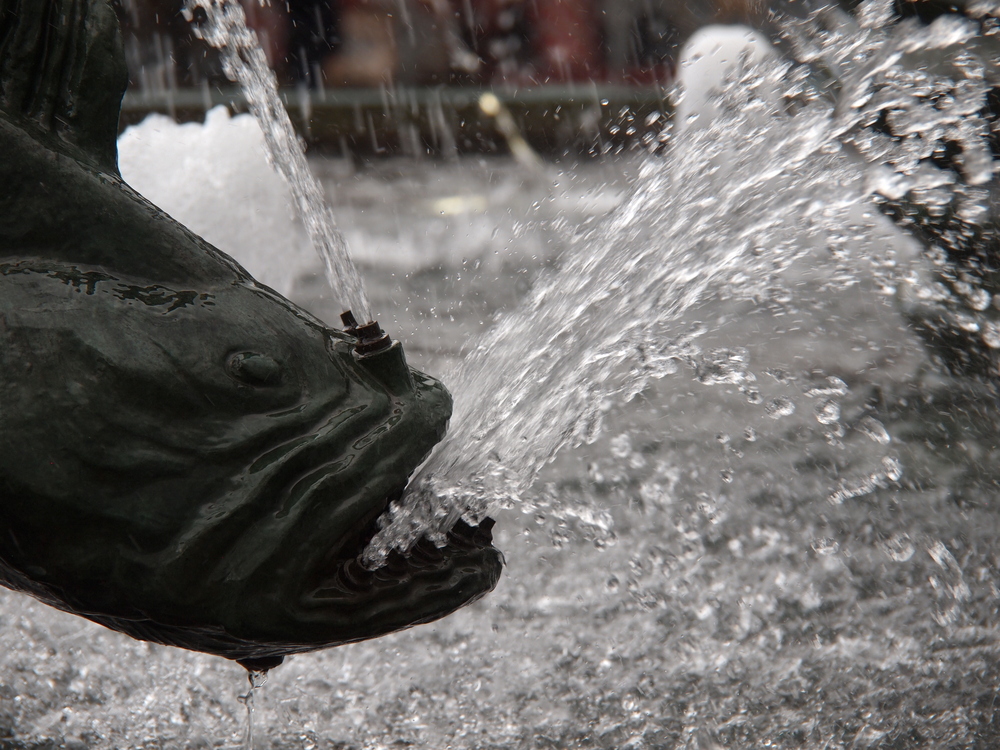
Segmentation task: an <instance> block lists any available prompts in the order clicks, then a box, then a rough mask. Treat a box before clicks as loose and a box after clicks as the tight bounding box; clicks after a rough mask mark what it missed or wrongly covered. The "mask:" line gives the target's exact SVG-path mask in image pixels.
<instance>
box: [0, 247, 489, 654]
mask: <svg viewBox="0 0 1000 750" xmlns="http://www.w3.org/2000/svg"><path fill="white" fill-rule="evenodd" d="M220 276H221V278H220V279H217V280H215V281H211V282H209V283H204V284H201V285H200V286H199V285H195V284H188V285H187V286H186V287H183V286H179V285H176V284H175V285H172V286H168V285H167V284H165V283H151V282H150V281H149V279H139V280H137V279H133V278H129V277H128V276H127V275H123V274H120V273H115V272H112V271H109V270H108V269H107V268H98V267H87V266H82V265H69V264H66V263H63V262H59V261H51V260H44V259H37V258H27V259H21V260H17V261H13V262H5V263H0V368H2V373H3V375H2V376H0V377H2V380H3V392H4V402H3V407H2V408H0V489H2V492H3V496H4V497H3V501H2V502H0V528H4V529H5V530H6V532H7V533H6V535H0V559H2V561H3V562H2V563H0V568H6V570H7V573H6V578H7V580H8V583H9V584H12V585H14V586H15V587H16V588H22V589H25V590H28V591H30V592H32V593H34V594H35V595H37V596H39V597H40V598H43V599H44V600H46V601H49V602H50V603H53V604H55V605H56V606H60V607H62V608H64V609H68V610H70V611H73V612H76V613H80V614H85V615H86V616H88V617H91V619H95V620H97V621H98V622H102V623H104V624H106V625H109V626H111V627H114V628H116V629H119V630H122V631H124V632H127V633H130V634H132V635H136V636H138V637H141V638H145V639H148V640H154V641H159V642H163V643H169V644H172V645H179V646H184V647H187V648H194V649H197V650H202V651H208V652H211V653H217V654H220V655H223V656H227V657H229V658H234V659H240V660H246V659H251V660H253V659H260V658H271V657H275V656H279V657H280V656H282V655H284V654H287V653H294V652H297V651H306V650H311V649H315V648H323V647H327V646H333V645H338V644H340V643H346V642H350V641H356V640H361V639H364V638H370V637H373V636H377V635H381V634H384V633H387V632H391V631H394V630H398V629H400V628H403V627H407V626H409V625H413V624H417V623H421V622H426V621H429V620H433V619H436V618H438V617H440V616H442V615H444V614H447V613H449V612H451V611H453V610H454V609H457V608H458V607H460V606H462V605H463V604H465V603H468V602H469V601H471V600H473V599H475V598H478V597H479V596H481V595H482V594H483V593H485V592H486V591H488V590H490V589H492V588H493V586H494V585H495V584H496V581H497V578H498V575H499V571H500V558H499V553H498V552H497V551H496V550H495V549H493V548H492V546H491V544H490V542H491V538H490V534H489V526H490V525H491V524H484V525H482V526H481V527H479V528H472V527H466V526H464V525H460V526H459V527H457V528H456V530H455V531H453V532H452V534H451V535H450V536H449V540H448V544H447V545H446V546H444V547H443V548H440V549H439V548H438V547H436V546H434V545H432V544H430V543H429V542H426V541H425V542H422V543H421V544H420V545H418V547H417V548H416V549H415V550H414V551H413V553H412V554H410V555H407V556H405V557H404V556H402V555H398V554H397V555H393V556H391V557H390V560H389V562H388V564H387V565H386V566H384V567H383V568H381V569H379V570H375V571H369V570H367V569H366V568H365V567H364V566H363V565H362V564H361V562H360V556H361V553H362V551H363V550H364V548H365V546H366V545H367V543H368V542H369V541H370V539H371V538H372V536H373V535H374V534H375V533H376V531H377V529H378V526H377V519H378V518H379V517H380V516H381V515H382V513H383V512H384V511H385V510H386V508H387V506H388V504H389V502H390V501H391V500H393V499H397V498H399V497H400V495H401V494H402V491H403V489H404V487H405V485H406V482H407V480H408V477H409V476H410V474H411V473H412V472H413V471H414V469H415V468H416V467H417V466H418V465H419V464H420V463H421V462H422V461H423V459H424V458H425V457H426V456H427V454H428V453H429V452H430V450H431V449H432V447H433V446H434V445H435V444H436V443H437V442H438V441H439V440H440V439H441V438H442V437H443V435H444V434H445V430H446V428H447V423H448V419H449V417H450V414H451V397H450V395H449V394H448V392H447V390H446V389H445V388H444V386H443V385H442V384H441V383H440V382H439V381H438V380H436V379H434V378H432V377H430V376H428V375H425V374H423V373H420V372H418V371H416V370H413V369H411V368H410V367H408V365H407V363H406V360H405V357H404V355H403V351H402V348H401V346H400V345H399V343H398V342H391V343H390V342H388V341H386V342H385V343H384V345H383V347H382V348H380V349H377V350H376V351H366V352H364V353H361V354H359V351H358V350H359V348H361V347H359V341H358V340H357V339H356V338H355V337H354V336H352V335H350V334H348V333H345V332H343V331H339V330H335V329H332V328H330V327H328V326H326V325H325V324H323V323H322V322H321V321H319V320H317V319H316V318H314V317H313V316H311V315H310V314H309V313H307V312H306V311H304V310H302V309H300V308H298V307H297V306H295V305H294V304H293V303H291V302H289V301H288V300H286V299H284V298H282V297H281V296H280V295H278V294H277V293H275V292H273V291H272V290H270V289H268V288H266V287H263V286H261V285H259V284H257V283H255V282H254V281H253V280H252V279H250V278H249V277H248V276H245V275H241V274H235V275H231V276H228V277H226V276H225V275H222V274H220ZM188 281H196V279H189V280H188ZM0 576H3V574H2V573H0Z"/></svg>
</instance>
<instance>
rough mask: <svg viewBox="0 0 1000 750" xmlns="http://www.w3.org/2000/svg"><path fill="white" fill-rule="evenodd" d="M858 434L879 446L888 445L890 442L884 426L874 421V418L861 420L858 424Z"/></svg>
mask: <svg viewBox="0 0 1000 750" xmlns="http://www.w3.org/2000/svg"><path fill="white" fill-rule="evenodd" d="M858 432H860V433H861V434H862V435H865V436H866V437H867V438H868V439H869V440H873V441H874V442H876V443H878V444H879V445H888V444H889V442H890V441H891V440H892V438H891V437H890V436H889V433H888V432H887V431H886V429H885V425H883V424H882V423H881V422H879V421H878V420H877V419H875V417H870V416H869V417H865V418H864V419H862V420H861V422H859V423H858Z"/></svg>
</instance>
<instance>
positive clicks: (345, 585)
mask: <svg viewBox="0 0 1000 750" xmlns="http://www.w3.org/2000/svg"><path fill="white" fill-rule="evenodd" d="M404 491H405V487H400V488H398V489H397V490H395V491H394V492H391V493H390V494H389V495H387V496H386V497H385V498H384V499H383V500H382V501H381V502H380V503H376V504H375V505H373V507H372V508H371V509H370V510H369V511H368V512H367V513H366V514H365V515H364V516H363V517H362V518H361V519H360V520H359V521H358V522H357V523H356V524H355V525H354V527H353V528H351V529H350V530H348V532H347V533H346V534H345V535H344V536H343V537H342V538H341V540H340V542H339V543H338V544H337V546H336V548H335V549H334V550H332V551H331V552H330V553H328V554H327V555H326V556H325V557H324V558H323V559H322V560H321V561H320V563H319V564H318V565H317V566H316V569H315V571H314V572H313V575H312V576H310V579H311V581H310V584H309V585H307V590H308V594H307V599H308V600H309V601H310V603H311V604H312V605H314V606H324V607H325V606H330V605H332V604H338V605H340V606H344V605H348V606H351V607H359V606H363V605H364V604H366V603H368V602H370V601H374V600H384V599H385V598H386V597H387V596H392V595H393V594H394V593H395V594H399V593H402V592H404V591H405V594H406V595H405V597H404V598H405V599H407V600H410V601H411V603H412V601H413V600H414V599H422V600H424V602H428V601H429V600H436V603H435V604H433V605H432V606H431V607H430V608H428V607H427V606H423V607H418V608H417V610H415V611H412V612H411V615H416V616H417V619H415V620H413V621H412V622H409V623H407V624H408V625H409V624H417V623H418V622H426V621H429V620H432V619H437V618H438V617H442V616H444V615H446V614H448V613H449V612H452V611H454V610H455V609H458V608H459V607H461V606H463V605H465V604H468V603H469V602H471V601H474V600H475V599H478V598H479V597H481V596H483V595H484V594H486V593H488V592H489V591H491V590H492V589H493V588H494V586H495V585H496V582H497V580H498V578H499V572H500V567H501V565H502V560H501V555H500V552H499V551H498V550H497V549H495V548H494V547H493V546H492V545H493V534H492V529H493V527H494V525H495V522H494V520H493V519H492V518H484V519H483V520H482V521H481V522H480V523H479V524H478V525H471V524H468V523H466V522H465V521H462V520H459V521H458V522H457V523H456V524H455V526H454V527H453V528H452V529H451V530H450V531H449V532H448V534H447V536H446V543H445V544H444V545H443V546H440V547H439V546H438V545H436V544H434V543H433V542H431V541H430V540H429V539H428V538H427V537H426V536H424V537H421V538H420V540H419V541H418V542H417V543H416V544H415V545H414V546H413V547H411V548H410V550H409V551H408V552H406V553H405V554H404V553H402V552H400V551H399V550H392V551H391V552H390V553H389V554H388V556H387V558H386V560H385V562H384V564H383V565H382V566H381V567H379V568H375V569H370V568H368V567H367V566H366V565H365V564H364V562H363V557H364V552H365V549H366V548H367V547H368V545H369V544H370V543H371V541H372V539H373V538H374V536H375V535H376V534H377V533H378V531H379V530H380V525H379V519H380V517H381V516H382V515H383V514H384V513H385V512H386V511H387V510H388V509H389V506H390V505H391V504H392V503H395V502H398V501H400V500H401V499H402V497H403V493H404ZM421 610H423V611H421ZM411 619H412V618H411ZM394 629H397V628H394Z"/></svg>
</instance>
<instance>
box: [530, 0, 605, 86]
mask: <svg viewBox="0 0 1000 750" xmlns="http://www.w3.org/2000/svg"><path fill="white" fill-rule="evenodd" d="M529 8H530V9H531V11H532V12H531V14H530V20H531V27H532V32H533V33H532V46H533V48H534V52H535V59H536V60H537V64H538V67H539V73H540V74H541V77H542V79H543V80H548V81H551V82H556V81H580V80H588V79H593V78H602V68H603V65H602V62H603V60H602V55H601V34H600V26H599V24H598V22H597V13H596V10H595V8H594V3H593V0H535V2H532V3H529Z"/></svg>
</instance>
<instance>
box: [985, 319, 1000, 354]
mask: <svg viewBox="0 0 1000 750" xmlns="http://www.w3.org/2000/svg"><path fill="white" fill-rule="evenodd" d="M983 343H984V344H986V346H988V347H989V348H990V349H1000V325H997V324H996V323H994V322H993V321H992V320H988V321H986V322H985V323H983Z"/></svg>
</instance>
